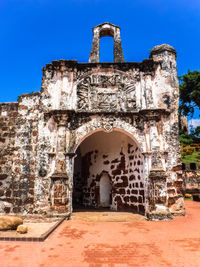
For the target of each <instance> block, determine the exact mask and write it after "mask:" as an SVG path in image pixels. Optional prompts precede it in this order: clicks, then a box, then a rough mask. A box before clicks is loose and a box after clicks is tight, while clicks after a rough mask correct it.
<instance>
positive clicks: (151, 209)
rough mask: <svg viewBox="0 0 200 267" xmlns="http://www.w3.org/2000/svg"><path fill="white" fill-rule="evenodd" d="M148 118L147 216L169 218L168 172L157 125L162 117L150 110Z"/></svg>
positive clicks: (170, 217) (155, 218)
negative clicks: (149, 164)
mask: <svg viewBox="0 0 200 267" xmlns="http://www.w3.org/2000/svg"><path fill="white" fill-rule="evenodd" d="M146 119H148V120H149V123H150V146H151V151H150V153H148V154H149V157H150V158H151V167H150V172H149V178H148V188H147V191H148V193H147V207H146V216H147V218H148V219H149V220H169V219H172V215H171V213H170V211H169V209H168V208H167V173H166V171H165V169H164V166H163V163H162V158H163V151H161V149H160V140H159V135H158V131H157V127H156V121H157V120H159V119H160V116H159V114H156V112H150V111H149V112H148V113H147V114H146Z"/></svg>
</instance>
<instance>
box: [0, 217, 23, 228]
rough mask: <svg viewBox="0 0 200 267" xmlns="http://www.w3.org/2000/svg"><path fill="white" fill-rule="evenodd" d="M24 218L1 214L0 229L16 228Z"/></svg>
mask: <svg viewBox="0 0 200 267" xmlns="http://www.w3.org/2000/svg"><path fill="white" fill-rule="evenodd" d="M20 224H23V220H22V219H21V218H19V217H16V216H0V230H1V231H4V230H16V229H17V227H18V225H20Z"/></svg>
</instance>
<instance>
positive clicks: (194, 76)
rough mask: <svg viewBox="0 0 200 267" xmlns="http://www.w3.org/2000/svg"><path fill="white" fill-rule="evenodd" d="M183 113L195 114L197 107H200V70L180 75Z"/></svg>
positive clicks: (181, 112)
mask: <svg viewBox="0 0 200 267" xmlns="http://www.w3.org/2000/svg"><path fill="white" fill-rule="evenodd" d="M179 80H180V106H179V112H180V114H181V115H186V116H187V115H191V116H192V115H193V113H194V109H195V108H200V71H197V70H195V71H190V70H188V73H186V74H184V75H182V76H180V77H179Z"/></svg>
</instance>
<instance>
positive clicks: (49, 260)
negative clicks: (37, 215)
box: [0, 201, 200, 267]
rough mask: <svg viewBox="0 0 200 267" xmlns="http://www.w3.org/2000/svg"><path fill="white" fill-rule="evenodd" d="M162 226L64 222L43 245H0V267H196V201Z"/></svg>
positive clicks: (199, 223) (199, 249)
mask: <svg viewBox="0 0 200 267" xmlns="http://www.w3.org/2000/svg"><path fill="white" fill-rule="evenodd" d="M186 211H187V215H186V216H185V217H177V218H175V219H174V220H173V221H167V222H148V221H140V222H79V221H65V222H64V223H63V224H62V225H61V226H60V227H59V228H58V229H57V230H56V231H55V232H54V233H53V234H52V235H51V236H50V237H49V238H48V239H47V240H46V241H45V242H42V243H38V242H35V243H34V242H32V243H31V242H5V241H2V242H0V266H1V267H18V266H19V267H46V266H47V267H62V266H75V267H79V266H81V267H82V266H83V267H84V266H89V267H100V266H101V267H128V266H142V267H143V266H145V267H146V266H148V267H150V266H153V267H157V266H176V267H182V266H186V267H188V266H190V267H200V203H198V202H193V201H186Z"/></svg>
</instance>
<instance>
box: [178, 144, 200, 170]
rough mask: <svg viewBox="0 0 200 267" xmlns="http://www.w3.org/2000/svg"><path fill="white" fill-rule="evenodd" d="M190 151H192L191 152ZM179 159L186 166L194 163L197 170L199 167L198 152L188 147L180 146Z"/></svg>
mask: <svg viewBox="0 0 200 267" xmlns="http://www.w3.org/2000/svg"><path fill="white" fill-rule="evenodd" d="M191 149H192V151H191ZM183 150H187V151H186V152H185V151H183ZM199 150H200V146H199ZM181 159H182V162H183V163H185V164H186V165H189V164H190V163H192V162H194V163H196V165H197V168H199V167H200V151H195V148H194V147H192V146H190V145H186V144H185V145H184V144H181Z"/></svg>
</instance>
